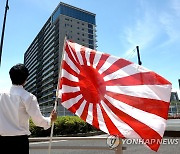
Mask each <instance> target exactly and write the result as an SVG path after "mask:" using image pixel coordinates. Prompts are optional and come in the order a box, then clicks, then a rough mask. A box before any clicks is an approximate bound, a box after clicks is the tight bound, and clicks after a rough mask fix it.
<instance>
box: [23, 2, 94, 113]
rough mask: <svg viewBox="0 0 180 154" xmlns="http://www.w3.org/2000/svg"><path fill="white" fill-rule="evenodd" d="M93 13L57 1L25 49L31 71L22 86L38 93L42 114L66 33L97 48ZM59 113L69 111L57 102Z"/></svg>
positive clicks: (51, 101)
mask: <svg viewBox="0 0 180 154" xmlns="http://www.w3.org/2000/svg"><path fill="white" fill-rule="evenodd" d="M95 16H96V15H95V14H94V13H91V12H88V11H85V10H83V9H80V8H77V7H74V6H71V5H68V4H65V3H62V2H60V3H59V5H58V6H57V8H56V9H55V11H54V12H53V13H52V15H51V16H50V17H49V19H48V20H47V22H46V23H45V24H44V26H43V27H42V29H41V30H40V32H39V33H38V34H37V36H36V37H35V39H34V40H33V42H32V43H31V45H30V46H29V48H28V49H27V51H26V52H25V54H24V64H25V66H26V67H27V68H28V69H29V73H30V75H29V77H28V81H27V82H26V85H25V89H26V90H28V91H29V92H31V93H33V94H34V95H36V96H37V99H38V102H39V105H40V108H41V110H42V112H43V113H44V114H49V112H50V111H51V110H52V107H53V105H54V101H55V91H56V88H57V83H58V74H59V68H60V62H61V54H62V50H63V44H64V38H65V36H67V39H70V40H72V41H74V42H76V43H79V44H81V45H84V46H86V47H89V48H92V49H96V47H97V45H96V42H97V41H96V22H95ZM58 104H59V103H58ZM58 113H59V114H60V115H69V114H71V113H70V112H69V111H67V110H66V109H65V108H64V107H62V106H61V105H58Z"/></svg>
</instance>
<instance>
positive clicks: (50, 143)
mask: <svg viewBox="0 0 180 154" xmlns="http://www.w3.org/2000/svg"><path fill="white" fill-rule="evenodd" d="M65 43H66V36H65V38H64V46H65ZM64 46H63V52H62V57H61V65H60V68H59V75H58V84H57V88H56V98H55V104H54V110H55V111H56V109H57V102H58V96H59V90H58V89H59V79H60V78H61V72H62V71H61V66H62V61H63V58H64V50H65V49H64ZM53 130H54V122H53V123H52V125H51V134H50V141H49V148H48V154H51V145H52V137H53Z"/></svg>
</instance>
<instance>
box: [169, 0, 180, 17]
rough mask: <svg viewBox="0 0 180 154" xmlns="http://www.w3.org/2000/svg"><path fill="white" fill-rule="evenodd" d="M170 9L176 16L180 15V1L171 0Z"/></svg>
mask: <svg viewBox="0 0 180 154" xmlns="http://www.w3.org/2000/svg"><path fill="white" fill-rule="evenodd" d="M171 2H172V4H171V5H172V9H173V10H174V13H175V14H176V15H177V16H180V1H179V0H172V1H171Z"/></svg>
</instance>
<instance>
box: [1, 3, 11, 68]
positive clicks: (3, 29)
mask: <svg viewBox="0 0 180 154" xmlns="http://www.w3.org/2000/svg"><path fill="white" fill-rule="evenodd" d="M8 10H9V6H8V0H7V1H6V6H5V13H4V21H3V28H2V34H1V44H0V65H1V56H2V48H3V40H4V31H5V25H6V16H7V11H8Z"/></svg>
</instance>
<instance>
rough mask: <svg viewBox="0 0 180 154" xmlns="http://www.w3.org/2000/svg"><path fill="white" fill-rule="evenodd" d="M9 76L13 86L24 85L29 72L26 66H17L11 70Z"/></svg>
mask: <svg viewBox="0 0 180 154" xmlns="http://www.w3.org/2000/svg"><path fill="white" fill-rule="evenodd" d="M9 75H10V78H11V81H12V84H14V85H22V84H23V83H24V82H25V81H26V80H27V78H28V76H29V71H28V69H27V68H26V67H25V65H24V64H17V65H14V66H13V67H12V68H11V69H10V71H9Z"/></svg>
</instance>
